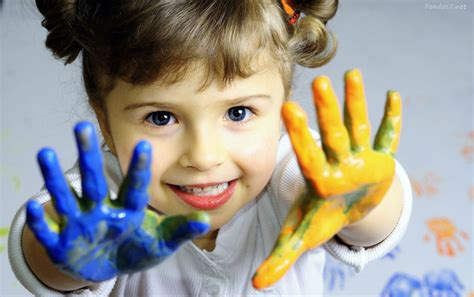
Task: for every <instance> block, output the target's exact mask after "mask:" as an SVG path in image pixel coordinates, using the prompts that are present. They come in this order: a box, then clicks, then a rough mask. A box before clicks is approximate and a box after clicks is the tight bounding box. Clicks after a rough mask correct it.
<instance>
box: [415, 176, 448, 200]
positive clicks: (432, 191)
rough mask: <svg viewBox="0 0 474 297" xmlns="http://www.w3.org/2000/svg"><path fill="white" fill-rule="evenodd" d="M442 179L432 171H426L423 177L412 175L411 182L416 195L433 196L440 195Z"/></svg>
mask: <svg viewBox="0 0 474 297" xmlns="http://www.w3.org/2000/svg"><path fill="white" fill-rule="evenodd" d="M441 181H442V179H441V177H440V176H439V175H437V174H436V173H434V172H431V171H430V172H428V173H426V174H425V175H424V176H423V177H422V178H421V179H415V178H412V177H410V182H411V184H412V187H413V192H414V193H415V196H416V197H432V196H436V195H438V192H439V190H438V186H439V184H440V183H441Z"/></svg>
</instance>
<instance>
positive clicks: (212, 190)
mask: <svg viewBox="0 0 474 297" xmlns="http://www.w3.org/2000/svg"><path fill="white" fill-rule="evenodd" d="M228 186H229V183H227V182H225V183H223V184H219V185H215V186H212V187H205V188H189V187H186V186H179V189H180V190H181V191H183V192H186V193H191V194H194V195H196V196H214V195H219V194H221V193H222V192H224V191H225V189H227V187H228Z"/></svg>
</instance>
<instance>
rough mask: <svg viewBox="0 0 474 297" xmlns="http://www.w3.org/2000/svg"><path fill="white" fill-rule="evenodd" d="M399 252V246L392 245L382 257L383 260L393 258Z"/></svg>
mask: <svg viewBox="0 0 474 297" xmlns="http://www.w3.org/2000/svg"><path fill="white" fill-rule="evenodd" d="M399 254H400V246H398V245H397V246H396V247H394V248H393V249H392V250H391V251H390V252H388V253H387V254H386V255H385V256H383V257H382V259H384V260H387V259H388V260H395V259H396V258H397V257H398V255H399Z"/></svg>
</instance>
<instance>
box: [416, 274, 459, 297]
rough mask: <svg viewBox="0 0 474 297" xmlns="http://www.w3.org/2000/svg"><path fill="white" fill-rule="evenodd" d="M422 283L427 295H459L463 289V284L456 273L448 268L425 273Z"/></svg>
mask: <svg viewBox="0 0 474 297" xmlns="http://www.w3.org/2000/svg"><path fill="white" fill-rule="evenodd" d="M423 283H424V285H425V287H426V289H427V291H428V296H453V297H454V296H461V293H462V291H463V290H464V285H463V284H462V283H461V280H460V279H459V277H458V275H457V274H456V273H455V272H454V271H453V270H450V269H443V270H440V271H430V272H428V273H426V274H425V276H424V278H423Z"/></svg>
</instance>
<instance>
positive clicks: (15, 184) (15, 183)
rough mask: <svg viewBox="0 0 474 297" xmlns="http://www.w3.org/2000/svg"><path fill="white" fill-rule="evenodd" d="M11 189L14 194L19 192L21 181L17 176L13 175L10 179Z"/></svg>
mask: <svg viewBox="0 0 474 297" xmlns="http://www.w3.org/2000/svg"><path fill="white" fill-rule="evenodd" d="M12 182H13V189H14V190H15V192H16V193H19V192H20V190H21V179H20V177H19V176H17V175H15V176H13V177H12Z"/></svg>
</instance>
